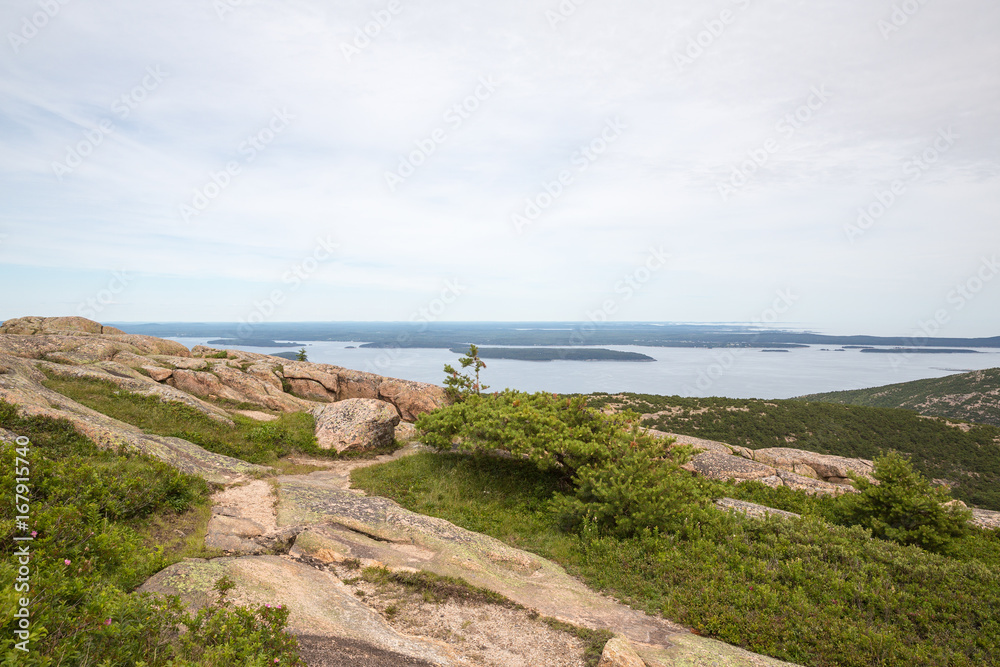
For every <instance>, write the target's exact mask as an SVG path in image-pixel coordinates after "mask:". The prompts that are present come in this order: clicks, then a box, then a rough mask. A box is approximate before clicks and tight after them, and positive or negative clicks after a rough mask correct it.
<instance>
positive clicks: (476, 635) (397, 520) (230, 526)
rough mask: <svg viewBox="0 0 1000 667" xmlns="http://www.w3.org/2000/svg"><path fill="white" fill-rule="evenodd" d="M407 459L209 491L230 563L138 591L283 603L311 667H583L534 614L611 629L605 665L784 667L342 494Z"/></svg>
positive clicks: (213, 524) (569, 645)
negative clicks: (480, 597) (221, 594)
mask: <svg viewBox="0 0 1000 667" xmlns="http://www.w3.org/2000/svg"><path fill="white" fill-rule="evenodd" d="M418 451H421V447H420V446H419V445H415V444H411V445H409V446H407V447H405V448H404V449H401V450H399V451H397V452H396V453H395V454H393V455H391V456H382V457H379V458H377V459H372V460H355V461H317V460H303V461H301V462H302V463H309V464H313V465H321V466H323V467H324V468H325V469H324V470H321V471H316V472H312V473H309V474H302V475H286V476H279V477H277V478H276V479H273V480H267V481H265V480H255V481H251V482H249V483H240V484H234V485H232V486H229V487H227V488H226V489H225V490H224V491H221V492H220V493H218V494H216V495H215V496H214V497H213V503H214V505H213V517H212V519H211V521H210V523H209V526H208V534H207V535H206V546H208V547H210V548H214V549H220V550H224V551H225V552H227V554H230V555H227V556H225V557H221V558H214V559H211V560H201V559H191V560H187V561H184V562H182V563H177V564H175V565H173V566H171V567H169V568H167V569H165V570H163V571H162V572H160V573H159V574H157V575H156V576H154V577H153V578H152V579H150V580H149V581H148V582H147V583H146V584H145V585H144V586H143V587H142V589H141V590H143V591H149V592H158V593H163V594H173V595H179V596H180V597H181V598H182V599H183V600H184V601H185V602H186V603H187V604H189V605H191V606H200V605H203V604H206V603H208V602H209V601H210V599H211V596H212V595H213V593H212V591H211V589H212V584H213V583H214V582H215V581H216V580H217V579H218V578H219V577H221V576H223V575H228V576H229V577H230V578H232V579H233V580H234V581H235V582H236V588H235V589H234V598H233V599H234V600H235V601H237V602H239V603H246V604H262V603H270V604H287V605H289V606H290V610H291V615H290V621H289V628H290V631H292V632H293V633H294V634H296V635H298V636H300V637H302V638H304V641H303V647H304V651H303V654H304V655H305V656H306V658H307V660H308V661H309V662H310V664H311V665H364V664H371V665H442V666H445V665H456V666H457V665H470V666H471V665H484V666H485V665H489V666H497V667H501V666H504V667H506V666H511V667H517V666H521V665H523V666H525V667H527V666H530V665H552V666H553V667H562V666H566V667H575V666H578V665H583V664H584V663H583V648H584V647H583V642H582V641H581V640H579V639H578V638H576V637H574V636H573V635H571V634H570V633H567V632H564V631H561V630H557V629H553V628H552V627H550V626H549V625H548V624H546V623H545V622H544V620H542V619H541V618H540V616H545V617H549V618H554V619H557V620H559V621H563V622H565V623H570V624H572V625H576V626H580V627H584V628H589V629H595V630H599V629H609V630H611V631H612V632H614V633H615V635H616V636H618V639H617V641H615V642H613V643H610V644H609V647H608V648H607V650H606V653H607V654H608V657H607V660H605V661H604V662H603V663H602V665H627V666H631V665H635V666H640V665H649V666H650V667H656V666H660V665H662V666H664V667H666V666H668V665H734V666H735V665H741V666H742V665H747V666H749V665H781V664H787V663H782V662H780V661H777V660H773V659H770V658H766V657H763V656H758V655H755V654H752V653H749V652H747V651H743V650H741V649H738V648H735V647H731V646H728V645H726V644H722V643H720V642H716V641H713V640H710V639H706V638H703V637H699V636H696V635H693V634H691V633H690V632H689V631H688V630H687V629H685V628H683V627H681V626H678V625H676V624H673V623H671V622H669V621H667V620H664V619H661V618H656V617H652V616H648V615H646V614H644V613H642V612H638V611H635V610H633V609H631V608H629V607H627V606H625V605H622V604H620V603H618V602H616V601H614V600H611V599H609V598H607V597H605V596H603V595H600V594H598V593H596V592H594V591H591V590H590V589H588V588H587V587H586V586H584V585H583V584H582V583H580V582H579V581H577V580H576V579H574V578H573V577H571V576H569V575H568V574H566V572H565V571H564V570H563V569H562V568H561V567H559V566H558V565H556V564H554V563H552V562H550V561H547V560H545V559H543V558H540V557H538V556H536V555H534V554H531V553H528V552H526V551H522V550H519V549H514V548H511V547H509V546H507V545H505V544H503V543H501V542H499V541H497V540H495V539H493V538H491V537H488V536H485V535H481V534H478V533H474V532H471V531H467V530H465V529H463V528H460V527H458V526H455V525H454V524H451V523H449V522H447V521H444V520H441V519H437V518H432V517H427V516H424V515H420V514H416V513H413V512H410V511H408V510H406V509H403V508H402V507H400V506H399V505H397V504H396V503H395V502H393V501H390V500H387V499H385V498H380V497H369V496H366V495H364V494H363V493H362V492H360V491H357V490H354V489H351V488H350V472H351V470H353V469H355V468H357V467H360V466H366V465H373V464H376V463H382V462H386V461H390V460H394V459H397V458H399V457H402V456H408V455H410V454H413V453H416V452H418ZM371 566H375V567H384V568H388V569H389V570H391V571H397V572H418V571H422V572H429V573H432V574H436V575H442V576H448V577H454V578H457V579H461V580H463V581H465V582H467V583H469V584H471V585H473V586H476V587H479V588H482V589H487V590H490V591H494V592H496V593H499V594H500V595H502V596H504V597H505V598H507V599H509V600H510V601H512V602H514V603H516V604H517V605H519V606H520V608H512V607H510V606H505V605H501V604H496V603H490V602H483V601H475V602H469V601H455V600H448V601H447V602H444V603H440V602H435V601H427V600H425V599H423V598H421V597H420V596H419V595H417V594H411V593H408V592H407V591H406V590H405V589H403V587H401V586H396V587H391V586H390V587H389V588H386V587H384V586H381V587H380V586H375V585H372V584H371V583H369V582H365V581H363V580H361V579H360V578H359V577H358V576H357V575H358V570H359V568H364V567H371ZM345 642H346V643H345ZM612 654H614V655H615V656H616V657H615V658H614V661H613V660H612V657H611V656H612ZM354 656H362V657H354ZM630 660H631V662H630ZM365 661H367V662H365Z"/></svg>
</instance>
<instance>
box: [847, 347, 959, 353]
mask: <svg viewBox="0 0 1000 667" xmlns="http://www.w3.org/2000/svg"><path fill="white" fill-rule="evenodd" d="M861 351H862V352H869V353H870V352H875V353H878V354H979V350H961V349H956V348H950V347H890V348H880V347H863V348H861Z"/></svg>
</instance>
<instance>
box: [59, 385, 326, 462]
mask: <svg viewBox="0 0 1000 667" xmlns="http://www.w3.org/2000/svg"><path fill="white" fill-rule="evenodd" d="M45 386H46V387H48V388H49V389H52V390H54V391H58V392H59V393H60V394H63V395H64V396H68V397H69V398H72V399H73V400H75V401H77V402H78V403H82V404H83V405H86V406H87V407H89V408H92V409H94V410H97V411H98V412H101V413H103V414H105V415H108V416H109V417H113V418H114V419H118V420H119V421H123V422H125V423H127V424H132V425H133V426H138V427H139V428H141V429H142V430H144V431H145V432H147V433H152V434H156V435H164V436H169V437H175V438H183V439H185V440H188V441H190V442H193V443H195V444H196V445H200V446H201V447H204V448H205V449H207V450H208V451H210V452H215V453H217V454H225V455H226V456H232V457H234V458H238V459H241V460H243V461H248V462H250V463H258V464H261V465H277V464H278V462H279V459H281V458H283V457H286V456H289V455H291V454H310V455H312V456H319V457H322V456H326V457H329V456H330V452H329V451H328V450H323V449H320V448H319V446H318V445H317V444H316V437H315V435H314V434H313V432H314V430H315V419H314V418H313V416H312V415H311V414H309V413H307V412H294V413H282V414H280V415H278V419H277V420H275V421H271V422H260V421H257V420H254V419H251V418H249V417H244V416H242V415H233V417H232V419H233V422H234V423H235V426H229V425H228V424H224V423H221V422H218V421H215V420H214V419H211V418H210V417H208V416H207V415H205V414H204V413H202V412H199V411H198V410H196V409H194V408H192V407H190V406H187V405H184V404H182V403H175V402H171V401H161V400H160V399H159V398H157V397H155V396H142V395H140V394H134V393H131V392H127V391H123V390H121V389H119V388H118V387H117V386H116V385H114V384H112V383H110V382H103V381H99V380H83V379H78V378H52V379H49V380H48V381H47V382H45Z"/></svg>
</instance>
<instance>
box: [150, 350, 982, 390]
mask: <svg viewBox="0 0 1000 667" xmlns="http://www.w3.org/2000/svg"><path fill="white" fill-rule="evenodd" d="M170 340H175V341H177V342H179V343H181V344H183V345H186V346H188V347H189V348H190V347H193V346H194V345H205V344H207V342H208V341H209V340H212V339H211V338H171V339H170ZM277 342H282V341H277ZM361 344H362V343H360V342H344V341H309V342H303V347H305V349H306V353H307V354H308V356H309V361H313V362H317V363H325V364H333V365H336V366H343V367H345V368H351V369H355V370H360V371H366V372H369V373H376V374H378V375H385V376H389V377H396V378H402V379H405V380H416V381H418V382H432V383H434V384H441V382H442V381H443V380H444V371H443V367H444V365H445V364H452V365H453V366H456V367H457V366H458V358H459V356H460V355H458V354H455V353H453V352H450V351H448V350H446V349H438V348H390V349H378V348H360V347H358V346H359V345H361ZM229 347H231V348H234V349H240V350H245V351H248V352H258V353H261V354H274V353H276V352H289V351H295V350H297V349H298V348H289V347H280V348H277V347H251V346H239V345H232V346H229ZM507 347H513V346H507ZM600 347H602V348H604V349H611V350H622V351H629V352H639V353H641V354H646V355H649V356H651V357H653V358H654V359H655V360H656V361H652V362H624V361H544V362H540V361H518V360H512V359H490V360H487V368H486V369H485V370H484V371H483V372H482V380H483V383H484V384H486V385H489V387H490V390H491V391H492V390H500V389H504V388H511V389H520V390H523V391H531V392H534V391H550V392H554V393H560V394H567V393H588V394H589V393H593V392H608V393H616V392H635V393H640V394H660V395H667V396H672V395H679V396H689V397H704V396H727V397H730V398H793V397H795V396H802V395H804V394H813V393H819V392H827V391H841V390H846V389H863V388H867V387H876V386H881V385H885V384H893V383H897V382H909V381H911V380H920V379H924V378H932V377H943V376H945V375H951V374H953V373H961V372H967V371H971V370H979V369H984V368H995V367H998V366H1000V350H998V349H997V348H978V349H977V352H979V353H978V354H944V353H921V354H912V353H911V354H871V353H861V352H860V351H859V350H857V349H849V350H846V351H842V352H837V351H833V350H834V349H835V348H823V347H821V346H809V347H802V348H792V349H789V350H788V351H787V352H764V351H761V350H760V349H746V348H715V349H709V348H690V347H645V346H638V345H603V346H600ZM352 348H353V349H352ZM970 349H972V348H970Z"/></svg>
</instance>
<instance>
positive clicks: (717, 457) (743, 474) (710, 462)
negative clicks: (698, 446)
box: [683, 451, 777, 482]
mask: <svg viewBox="0 0 1000 667" xmlns="http://www.w3.org/2000/svg"><path fill="white" fill-rule="evenodd" d="M683 467H684V468H685V469H686V470H690V471H692V472H696V473H698V474H699V475H704V476H705V477H708V478H710V479H721V480H727V479H735V480H736V481H737V482H745V481H748V480H758V481H763V480H764V479H765V478H768V477H773V476H777V471H776V470H775V469H774V468H773V467H771V466H769V465H765V464H763V463H758V462H756V461H751V460H749V459H745V458H743V457H742V456H733V455H732V454H723V453H721V452H718V451H708V452H703V453H701V454H698V455H697V456H696V457H694V458H693V459H691V461H690V462H688V463H686V464H684V466H683Z"/></svg>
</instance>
